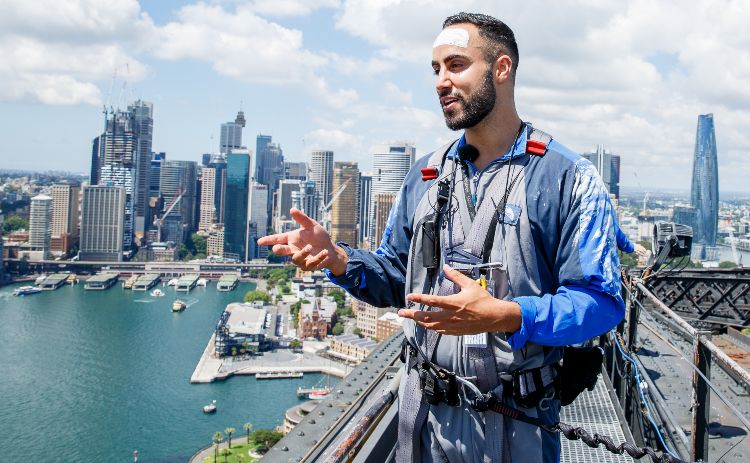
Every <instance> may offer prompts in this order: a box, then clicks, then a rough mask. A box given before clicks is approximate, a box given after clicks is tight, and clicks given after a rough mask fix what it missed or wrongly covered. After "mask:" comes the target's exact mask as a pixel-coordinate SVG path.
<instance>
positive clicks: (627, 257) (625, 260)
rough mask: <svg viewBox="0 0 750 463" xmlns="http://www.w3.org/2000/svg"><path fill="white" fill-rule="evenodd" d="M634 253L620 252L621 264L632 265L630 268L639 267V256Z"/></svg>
mask: <svg viewBox="0 0 750 463" xmlns="http://www.w3.org/2000/svg"><path fill="white" fill-rule="evenodd" d="M633 254H634V253H633ZM633 254H627V253H624V252H620V266H621V267H630V268H635V267H638V258H637V257H635V256H634V255H633Z"/></svg>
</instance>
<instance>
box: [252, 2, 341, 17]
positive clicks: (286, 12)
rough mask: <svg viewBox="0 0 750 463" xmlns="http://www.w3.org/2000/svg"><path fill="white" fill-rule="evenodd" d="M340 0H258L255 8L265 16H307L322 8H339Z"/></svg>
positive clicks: (254, 3)
mask: <svg viewBox="0 0 750 463" xmlns="http://www.w3.org/2000/svg"><path fill="white" fill-rule="evenodd" d="M340 3H341V2H339V1H338V0H256V1H255V2H253V10H254V11H255V12H257V13H259V14H262V15H264V16H271V17H282V16H306V15H308V14H310V13H312V12H313V11H315V10H317V9H320V8H338V6H339V5H340Z"/></svg>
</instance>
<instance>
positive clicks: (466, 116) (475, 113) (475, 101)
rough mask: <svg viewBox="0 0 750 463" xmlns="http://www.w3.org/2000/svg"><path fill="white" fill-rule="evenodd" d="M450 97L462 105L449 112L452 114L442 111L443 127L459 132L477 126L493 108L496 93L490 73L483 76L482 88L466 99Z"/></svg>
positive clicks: (457, 96)
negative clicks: (443, 117) (456, 99)
mask: <svg viewBox="0 0 750 463" xmlns="http://www.w3.org/2000/svg"><path fill="white" fill-rule="evenodd" d="M440 96H446V95H440ZM451 96H453V97H455V98H458V99H459V102H460V103H462V104H461V106H462V108H459V109H458V110H455V111H451V112H452V114H449V113H448V112H446V110H445V109H443V116H445V125H447V126H448V128H449V129H451V130H461V129H468V128H470V127H474V126H475V125H477V124H479V123H480V122H482V120H483V119H484V118H485V117H487V115H488V114H489V113H490V112H492V109H493V108H494V107H495V97H496V92H495V86H494V85H493V82H492V71H491V70H488V71H487V73H486V74H485V75H484V81H483V82H482V86H481V87H479V89H477V91H475V92H474V93H472V94H470V95H468V96H466V97H464V96H463V95H460V94H459V95H451Z"/></svg>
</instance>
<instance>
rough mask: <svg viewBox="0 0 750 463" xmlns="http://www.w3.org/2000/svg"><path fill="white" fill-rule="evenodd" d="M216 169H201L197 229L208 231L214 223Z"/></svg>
mask: <svg viewBox="0 0 750 463" xmlns="http://www.w3.org/2000/svg"><path fill="white" fill-rule="evenodd" d="M215 195H216V169H214V168H213V167H204V168H203V169H201V203H200V220H199V221H198V230H200V231H203V232H205V231H208V230H210V229H211V226H212V225H213V224H214V223H216V198H215Z"/></svg>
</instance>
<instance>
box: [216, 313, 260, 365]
mask: <svg viewBox="0 0 750 463" xmlns="http://www.w3.org/2000/svg"><path fill="white" fill-rule="evenodd" d="M267 313H268V311H267V310H266V309H265V308H257V307H255V306H253V305H252V304H249V303H241V302H234V303H232V304H229V305H227V307H226V309H224V312H223V313H222V314H221V317H220V318H219V322H218V323H217V324H216V330H215V334H216V337H215V338H214V348H215V352H216V356H217V357H227V356H232V357H234V356H236V355H244V354H249V353H253V352H261V351H264V350H267V349H268V348H269V347H270V346H271V344H270V343H269V342H267V341H266V334H265V330H264V327H265V320H266V314H267Z"/></svg>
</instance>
